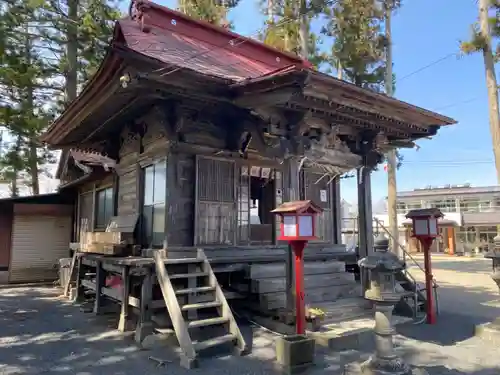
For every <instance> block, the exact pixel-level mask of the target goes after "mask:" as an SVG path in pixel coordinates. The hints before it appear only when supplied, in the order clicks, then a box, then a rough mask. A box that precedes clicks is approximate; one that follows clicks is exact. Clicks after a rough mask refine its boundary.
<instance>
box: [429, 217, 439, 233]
mask: <svg viewBox="0 0 500 375" xmlns="http://www.w3.org/2000/svg"><path fill="white" fill-rule="evenodd" d="M429 234H430V235H431V236H437V234H438V228H437V219H436V218H435V217H431V218H430V219H429Z"/></svg>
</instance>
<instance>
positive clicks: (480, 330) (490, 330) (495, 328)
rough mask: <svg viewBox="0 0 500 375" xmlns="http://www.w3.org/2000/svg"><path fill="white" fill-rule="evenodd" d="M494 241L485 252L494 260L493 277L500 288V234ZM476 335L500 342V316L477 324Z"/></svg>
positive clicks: (487, 256)
mask: <svg viewBox="0 0 500 375" xmlns="http://www.w3.org/2000/svg"><path fill="white" fill-rule="evenodd" d="M493 242H494V246H493V249H491V250H489V251H488V252H487V253H486V254H484V257H485V258H489V259H491V260H492V267H493V272H492V273H491V278H492V279H493V281H494V282H495V283H496V284H497V287H498V289H499V290H500V235H497V236H496V237H495V238H494V239H493ZM476 335H479V336H483V337H485V338H487V339H488V340H490V341H494V342H495V343H498V344H500V318H497V319H495V320H494V321H493V322H491V323H486V324H481V325H478V326H476Z"/></svg>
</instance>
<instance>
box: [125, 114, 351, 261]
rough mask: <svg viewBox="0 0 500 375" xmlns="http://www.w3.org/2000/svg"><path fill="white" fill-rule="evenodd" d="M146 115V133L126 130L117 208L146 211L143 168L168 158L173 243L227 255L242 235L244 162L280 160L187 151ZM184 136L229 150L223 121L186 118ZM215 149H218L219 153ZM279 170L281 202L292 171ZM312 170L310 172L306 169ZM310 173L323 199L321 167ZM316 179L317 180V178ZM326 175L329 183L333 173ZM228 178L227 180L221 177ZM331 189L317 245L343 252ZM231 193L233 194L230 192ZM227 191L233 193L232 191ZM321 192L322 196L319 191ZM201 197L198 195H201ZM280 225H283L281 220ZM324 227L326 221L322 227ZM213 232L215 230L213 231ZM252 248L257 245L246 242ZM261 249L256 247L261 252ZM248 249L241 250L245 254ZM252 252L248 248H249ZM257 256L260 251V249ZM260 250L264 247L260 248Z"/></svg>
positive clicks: (309, 192)
mask: <svg viewBox="0 0 500 375" xmlns="http://www.w3.org/2000/svg"><path fill="white" fill-rule="evenodd" d="M142 121H143V122H144V124H145V125H146V127H145V129H146V132H145V134H144V135H143V137H142V141H141V140H140V139H139V138H130V136H129V134H130V133H131V132H130V130H129V129H128V128H125V129H124V130H123V132H122V135H121V137H122V139H124V140H125V141H124V142H123V144H122V147H121V149H120V161H119V164H118V165H117V168H116V171H117V174H118V177H119V181H118V192H117V194H118V197H117V214H119V215H122V214H123V215H124V214H132V213H140V212H139V211H140V205H141V191H142V173H141V168H143V167H145V166H147V165H148V164H151V163H154V162H156V161H159V160H162V159H164V158H165V157H166V158H167V161H168V162H167V197H166V198H167V200H166V202H167V218H166V232H167V235H166V240H167V244H168V246H169V247H172V248H181V247H192V246H198V245H199V246H202V247H204V248H206V249H207V253H208V254H207V255H209V257H214V258H220V257H222V258H224V257H226V256H227V255H228V254H227V251H231V250H230V249H229V248H228V249H227V250H225V249H224V248H223V247H221V245H222V246H229V247H235V246H237V245H238V237H239V236H238V235H237V225H238V223H237V216H238V213H237V212H238V211H237V210H238V207H237V199H236V197H237V194H238V190H237V189H238V186H237V181H236V180H237V178H236V177H239V173H240V172H239V170H240V169H239V168H240V167H241V165H254V166H269V164H270V163H271V164H273V165H274V166H275V167H276V163H273V162H272V161H270V160H265V159H262V158H260V157H259V159H251V156H250V160H243V159H242V160H241V161H237V162H235V161H234V160H228V159H224V158H221V157H217V156H216V155H214V156H208V157H207V155H206V152H205V155H204V156H202V155H196V153H197V152H196V147H194V149H193V151H189V152H188V151H184V149H179V148H177V147H176V146H175V143H169V142H168V141H167V139H166V136H165V131H164V129H163V128H162V125H161V123H160V122H159V121H158V120H157V119H156V118H155V117H154V116H152V115H150V114H146V115H145V116H144V117H143V119H142ZM182 130H183V134H184V142H185V143H187V144H192V145H193V146H195V145H196V144H202V145H205V146H208V147H212V148H214V149H221V150H223V147H224V143H225V138H226V135H225V134H224V131H223V129H222V128H221V127H218V126H215V125H213V124H211V123H209V122H205V121H202V120H199V119H189V118H185V119H184V123H183V127H182ZM214 154H215V153H214ZM275 171H276V172H277V173H276V176H275V177H276V182H275V183H276V202H275V203H276V205H279V204H280V203H281V202H282V201H284V200H286V199H287V197H288V194H287V192H286V188H285V187H286V186H287V179H288V178H289V176H288V175H287V173H286V171H285V170H283V169H281V166H280V165H278V168H277V169H276V168H275ZM306 175H307V176H309V174H307V173H306ZM310 176H311V177H306V178H305V181H307V183H306V186H307V188H306V197H307V198H311V199H314V200H315V201H317V202H319V194H320V190H322V189H324V188H325V187H323V185H322V184H321V185H318V186H314V182H315V181H316V180H317V179H318V178H319V177H321V175H317V174H315V173H311V174H310ZM313 180H314V181H313ZM322 181H324V183H325V184H326V182H328V179H327V178H325V179H323V180H322ZM221 182H222V183H221ZM326 189H327V191H328V199H329V201H328V202H327V203H328V204H329V206H328V207H326V206H325V208H326V209H327V211H326V213H325V214H324V216H325V217H326V216H328V218H327V219H324V220H320V221H321V222H322V223H324V224H323V225H328V226H331V227H332V228H331V230H330V231H327V230H326V227H324V229H322V230H323V232H325V234H324V238H323V239H322V241H321V243H318V244H317V245H318V246H316V247H317V250H311V251H312V252H313V253H311V254H312V255H313V256H314V253H316V252H317V253H318V255H320V254H324V253H325V252H338V251H339V250H341V247H339V246H338V245H334V237H335V236H333V235H331V234H328V233H326V232H333V230H334V228H333V225H334V220H333V217H332V216H333V214H334V212H335V210H334V209H333V207H332V205H331V202H332V201H331V200H332V199H333V198H334V197H333V195H332V189H331V187H326ZM226 193H227V194H226ZM226 195H227V196H226ZM316 196H318V197H316ZM195 197H197V198H198V199H195ZM222 218H223V219H224V222H226V225H223V227H222V231H221V230H220V228H218V229H217V230H218V232H217V233H215V232H213V231H214V230H215V228H217V226H216V225H215V224H214V223H215V221H217V220H218V221H221V220H222ZM277 227H278V226H277ZM322 228H323V227H322ZM212 232H213V233H212ZM256 248H258V249H260V250H262V251H264V252H266V253H267V254H269V250H270V249H275V254H274V255H278V254H280V255H281V254H283V255H284V251H285V247H283V245H282V244H281V245H280V244H277V245H276V246H262V245H261V246H256ZM245 249H247V250H248V251H250V250H251V249H252V246H245ZM258 249H257V250H256V251H257V252H258ZM243 253H245V252H242V254H241V255H243ZM247 255H248V254H247ZM255 255H256V256H257V253H256V254H255ZM259 255H260V253H259Z"/></svg>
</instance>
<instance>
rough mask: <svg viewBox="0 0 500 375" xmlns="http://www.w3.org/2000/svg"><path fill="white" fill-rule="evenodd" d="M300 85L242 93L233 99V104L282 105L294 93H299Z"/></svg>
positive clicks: (244, 105)
mask: <svg viewBox="0 0 500 375" xmlns="http://www.w3.org/2000/svg"><path fill="white" fill-rule="evenodd" d="M300 91H301V89H300V87H287V88H283V89H278V90H272V91H263V92H251V93H244V94H242V95H241V96H239V97H237V98H236V99H234V100H233V102H234V104H236V105H237V106H239V107H245V108H260V107H263V108H267V107H273V106H275V105H284V104H285V103H287V102H288V101H290V100H291V99H292V97H293V96H294V95H297V94H298V93H300Z"/></svg>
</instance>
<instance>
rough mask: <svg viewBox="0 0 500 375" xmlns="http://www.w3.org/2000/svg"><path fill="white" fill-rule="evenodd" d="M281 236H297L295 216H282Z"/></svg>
mask: <svg viewBox="0 0 500 375" xmlns="http://www.w3.org/2000/svg"><path fill="white" fill-rule="evenodd" d="M283 236H284V237H296V236H297V218H296V217H295V216H291V215H286V216H283Z"/></svg>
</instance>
